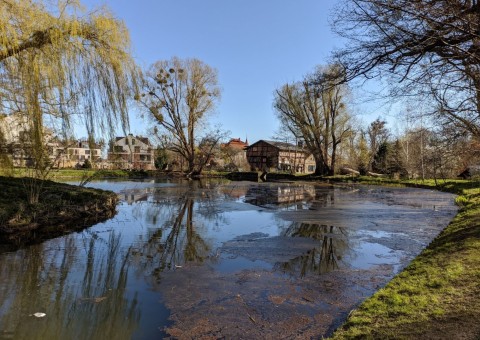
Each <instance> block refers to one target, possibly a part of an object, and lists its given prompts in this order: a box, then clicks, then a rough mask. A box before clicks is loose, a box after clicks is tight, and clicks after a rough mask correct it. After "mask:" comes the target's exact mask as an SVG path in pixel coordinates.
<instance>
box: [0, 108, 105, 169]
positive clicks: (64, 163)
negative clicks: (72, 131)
mask: <svg viewBox="0 0 480 340" xmlns="http://www.w3.org/2000/svg"><path fill="white" fill-rule="evenodd" d="M30 131H31V122H30V121H29V117H28V116H26V115H22V114H20V113H17V114H12V115H3V116H0V135H1V137H2V145H1V146H2V152H4V153H6V154H7V155H8V156H9V157H10V159H11V161H12V165H13V166H15V167H25V166H32V165H33V164H34V162H35V160H34V157H33V150H32V141H31V133H30ZM43 138H44V142H43V147H44V150H45V151H46V155H47V156H48V158H49V160H50V162H51V164H52V165H53V166H54V167H58V168H71V167H78V166H82V165H83V164H84V163H85V161H86V160H90V161H92V163H93V162H94V161H97V160H99V159H100V158H101V156H102V150H101V147H100V145H98V144H95V145H94V147H93V148H90V145H89V143H88V142H87V141H82V140H80V141H70V142H65V141H61V140H59V139H58V138H57V137H56V136H55V135H54V133H53V131H52V130H50V129H48V128H44V131H43Z"/></svg>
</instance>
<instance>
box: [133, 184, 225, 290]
mask: <svg viewBox="0 0 480 340" xmlns="http://www.w3.org/2000/svg"><path fill="white" fill-rule="evenodd" d="M218 194H219V192H218V191H217V190H216V187H215V186H210V185H205V184H204V183H203V182H201V181H192V182H191V183H189V185H188V187H187V188H186V187H185V186H182V187H179V188H171V189H170V188H169V189H167V190H163V191H162V194H160V192H157V193H156V194H155V195H154V197H153V202H154V203H152V204H149V205H148V206H146V207H143V208H142V211H143V214H145V216H147V219H148V221H149V223H150V224H152V225H154V226H156V227H154V228H152V227H151V228H149V229H148V231H147V235H145V237H142V238H141V239H139V240H138V241H137V242H135V244H136V246H135V247H133V248H132V249H131V254H132V255H133V258H134V259H135V263H136V264H137V266H138V268H139V270H141V271H144V272H145V271H146V272H147V273H148V274H153V275H154V277H155V279H156V280H157V281H158V280H160V275H161V273H162V272H163V271H164V270H165V269H174V268H176V267H178V266H183V265H185V264H186V263H187V262H193V263H202V262H204V261H205V260H206V259H207V258H208V257H209V256H210V252H211V246H210V245H209V244H208V243H207V242H206V241H205V240H204V238H203V237H202V235H201V231H202V225H201V224H197V223H196V220H197V219H196V218H195V216H196V215H197V214H198V215H199V216H202V217H203V219H204V220H215V221H218V219H219V218H220V216H221V214H219V212H218V211H217V209H216V208H215V203H214V200H215V199H216V198H217V196H218Z"/></svg>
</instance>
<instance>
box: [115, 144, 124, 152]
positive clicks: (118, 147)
mask: <svg viewBox="0 0 480 340" xmlns="http://www.w3.org/2000/svg"><path fill="white" fill-rule="evenodd" d="M113 151H115V152H123V147H122V146H121V145H115V146H114V147H113Z"/></svg>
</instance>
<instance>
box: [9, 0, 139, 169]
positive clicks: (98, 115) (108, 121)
mask: <svg viewBox="0 0 480 340" xmlns="http://www.w3.org/2000/svg"><path fill="white" fill-rule="evenodd" d="M0 41H1V48H0V105H1V108H0V110H1V111H3V113H5V114H14V113H19V114H20V115H22V116H23V117H27V121H28V124H29V129H28V130H29V132H30V134H31V136H30V141H31V143H32V144H31V145H32V150H33V152H32V153H33V156H34V159H35V165H36V167H35V169H36V170H37V176H38V175H41V174H42V173H43V170H44V169H45V167H46V166H47V164H46V161H45V160H46V159H47V157H46V150H45V145H44V142H45V138H44V131H45V129H44V128H45V125H46V120H47V118H48V119H51V120H53V121H56V122H58V123H60V126H61V127H62V131H63V132H67V131H70V128H71V123H72V120H73V117H74V116H75V117H77V116H79V117H81V119H82V120H83V122H84V123H85V126H86V128H87V131H88V134H89V137H90V140H92V141H93V139H94V136H95V134H96V133H99V132H101V133H106V132H109V133H110V134H111V135H113V132H114V128H115V126H116V124H117V123H118V122H120V123H121V125H122V126H124V127H126V126H128V112H127V100H128V98H129V97H130V96H131V93H132V91H131V89H132V87H135V84H136V78H137V72H136V66H135V63H134V62H133V59H132V58H131V56H130V53H129V49H130V43H129V34H128V31H127V29H126V27H125V25H124V24H123V23H122V22H121V21H118V20H116V19H115V18H114V17H113V16H112V15H111V14H110V13H109V12H108V11H106V10H104V9H103V10H98V11H96V12H93V13H90V14H85V13H83V12H82V11H81V10H80V3H79V2H78V1H74V0H64V1H62V0H60V1H58V2H57V6H56V7H55V6H53V5H48V6H47V5H46V4H44V2H42V1H40V0H38V1H35V0H2V1H0Z"/></svg>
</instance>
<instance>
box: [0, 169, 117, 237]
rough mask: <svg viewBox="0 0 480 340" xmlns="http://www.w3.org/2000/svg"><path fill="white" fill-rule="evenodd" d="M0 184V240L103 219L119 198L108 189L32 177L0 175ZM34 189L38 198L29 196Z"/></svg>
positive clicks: (79, 226) (54, 233) (54, 232)
mask: <svg viewBox="0 0 480 340" xmlns="http://www.w3.org/2000/svg"><path fill="white" fill-rule="evenodd" d="M0 188H1V190H0V207H1V209H0V243H9V244H15V245H22V244H28V243H32V242H39V241H41V240H43V239H45V238H51V237H55V236H59V235H63V234H66V233H69V232H72V231H78V230H82V229H84V228H86V227H89V226H91V225H92V224H94V223H97V222H100V221H103V220H106V219H108V218H110V217H112V216H114V215H115V213H116V204H117V202H118V198H117V195H116V194H115V193H113V192H110V191H104V190H99V189H93V188H85V187H80V186H74V185H69V184H63V183H58V182H53V181H48V180H46V181H40V180H37V179H33V178H13V177H2V176H0ZM36 192H38V195H37V196H38V200H32V195H35V193H36ZM32 201H36V202H32Z"/></svg>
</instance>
